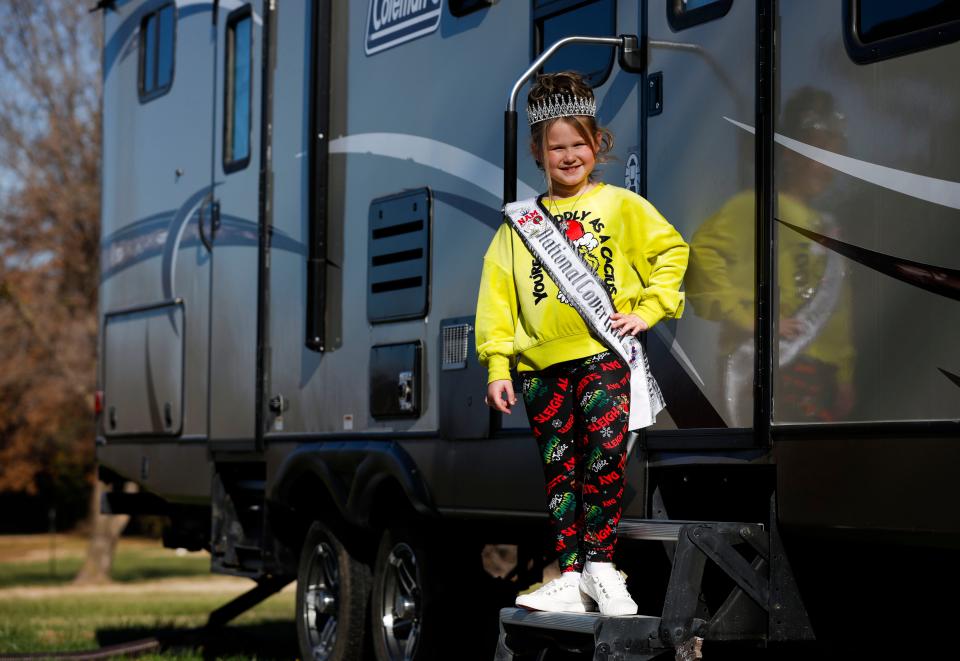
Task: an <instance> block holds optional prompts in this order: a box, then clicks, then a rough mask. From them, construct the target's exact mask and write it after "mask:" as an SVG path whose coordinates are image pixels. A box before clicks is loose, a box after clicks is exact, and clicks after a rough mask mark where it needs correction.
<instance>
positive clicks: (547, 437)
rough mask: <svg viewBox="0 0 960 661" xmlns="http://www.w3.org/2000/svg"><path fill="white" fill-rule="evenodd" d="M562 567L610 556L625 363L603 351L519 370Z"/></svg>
mask: <svg viewBox="0 0 960 661" xmlns="http://www.w3.org/2000/svg"><path fill="white" fill-rule="evenodd" d="M520 376H521V377H522V383H523V400H524V404H525V405H526V408H527V417H528V418H529V419H530V426H531V428H532V429H533V435H534V437H535V438H536V439H537V444H538V446H539V448H540V457H541V459H542V460H543V472H544V477H545V479H546V485H547V502H548V506H547V508H548V510H549V513H550V524H551V530H552V532H553V540H554V542H555V543H554V551H555V552H557V553H559V555H560V570H561V571H580V570H581V569H582V567H583V563H584V561H585V560H593V561H601V562H602V561H607V562H609V561H611V560H612V559H613V549H614V546H615V545H616V538H617V524H618V523H619V522H620V502H621V500H622V498H623V475H624V467H625V466H626V463H627V452H626V447H627V442H626V441H627V438H626V437H627V422H628V420H629V417H630V415H629V409H630V370H629V368H627V366H626V365H625V364H624V363H623V361H622V360H620V359H619V358H617V357H616V356H615V355H614V354H611V353H610V352H604V353H601V354H597V355H596V356H591V357H589V358H581V359H579V360H572V361H568V362H564V363H558V364H556V365H551V366H550V367H548V368H547V369H545V370H542V371H539V372H521V373H520Z"/></svg>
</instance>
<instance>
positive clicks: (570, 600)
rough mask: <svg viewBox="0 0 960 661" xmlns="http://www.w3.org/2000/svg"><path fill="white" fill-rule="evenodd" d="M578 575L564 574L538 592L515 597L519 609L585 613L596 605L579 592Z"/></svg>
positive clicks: (574, 573)
mask: <svg viewBox="0 0 960 661" xmlns="http://www.w3.org/2000/svg"><path fill="white" fill-rule="evenodd" d="M580 580H581V579H580V573H579V572H564V573H563V574H562V575H561V576H560V578H555V579H553V580H552V581H550V582H549V583H547V584H546V585H544V586H542V587H541V588H539V589H538V590H535V591H533V592H530V593H528V594H522V595H520V596H519V597H517V601H516V604H517V606H519V607H520V608H527V609H529V610H535V611H550V612H564V613H587V612H590V611H595V610H597V607H596V605H595V604H594V603H593V602H592V601H591V600H590V599H588V598H587V597H585V596H584V595H583V594H582V593H581V592H580Z"/></svg>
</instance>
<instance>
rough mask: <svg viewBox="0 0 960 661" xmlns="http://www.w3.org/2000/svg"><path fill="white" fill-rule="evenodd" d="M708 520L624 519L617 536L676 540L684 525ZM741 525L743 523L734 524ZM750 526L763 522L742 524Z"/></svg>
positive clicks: (618, 527)
mask: <svg viewBox="0 0 960 661" xmlns="http://www.w3.org/2000/svg"><path fill="white" fill-rule="evenodd" d="M710 523H711V522H708V521H675V520H671V519H622V520H621V521H620V524H619V525H618V526H617V537H620V538H621V539H642V540H647V541H662V542H675V541H677V540H678V539H680V530H681V529H682V528H683V527H684V526H697V525H705V524H710ZM734 525H741V524H734ZM742 525H749V526H751V527H752V526H757V525H759V526H760V527H761V528H762V527H763V524H756V523H753V524H742Z"/></svg>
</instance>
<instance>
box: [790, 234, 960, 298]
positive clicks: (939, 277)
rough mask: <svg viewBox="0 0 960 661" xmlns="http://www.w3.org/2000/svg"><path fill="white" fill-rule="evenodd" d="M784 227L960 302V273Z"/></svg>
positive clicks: (870, 265) (849, 256)
mask: <svg viewBox="0 0 960 661" xmlns="http://www.w3.org/2000/svg"><path fill="white" fill-rule="evenodd" d="M776 220H777V222H778V223H780V224H781V225H785V226H786V227H789V228H790V229H792V230H793V231H795V232H797V233H799V234H802V235H803V236H805V237H807V238H808V239H810V240H811V241H816V242H817V243H819V244H820V245H822V246H824V247H825V248H829V249H830V250H833V251H834V252H837V253H839V254H841V255H843V256H844V257H847V258H848V259H852V260H853V261H855V262H857V263H859V264H863V265H864V266H867V267H869V268H871V269H873V270H874V271H879V272H880V273H883V274H884V275H889V276H890V277H891V278H895V279H897V280H900V281H901V282H906V283H907V284H910V285H913V286H914V287H919V288H920V289H925V290H927V291H929V292H932V293H934V294H939V295H940V296H946V297H947V298H952V299H954V300H956V301H960V270H957V269H948V268H944V267H940V266H931V265H930V264H923V263H922V262H912V261H910V260H906V259H901V258H899V257H894V256H892V255H885V254H883V253H880V252H874V251H873V250H868V249H866V248H861V247H860V246H855V245H852V244H849V243H844V242H843V241H838V240H837V239H832V238H830V237H828V236H824V235H822V234H818V233H816V232H812V231H810V230H808V229H804V228H802V227H797V226H796V225H791V224H790V223H788V222H786V221H783V220H780V219H779V218H777V219H776Z"/></svg>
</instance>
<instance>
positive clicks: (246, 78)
mask: <svg viewBox="0 0 960 661" xmlns="http://www.w3.org/2000/svg"><path fill="white" fill-rule="evenodd" d="M252 25H253V21H252V17H251V15H250V7H249V5H248V6H247V7H244V8H242V9H239V10H237V11H236V12H233V13H232V14H231V15H230V16H229V17H228V18H227V42H226V61H225V67H226V72H225V76H224V80H225V91H224V95H225V97H224V123H223V127H224V134H223V169H224V171H225V172H233V171H234V170H240V169H242V168H245V167H246V166H247V164H248V163H249V162H250V104H251V82H252V78H253V57H252V55H253V50H252V47H251V36H252V35H251V27H252Z"/></svg>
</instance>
